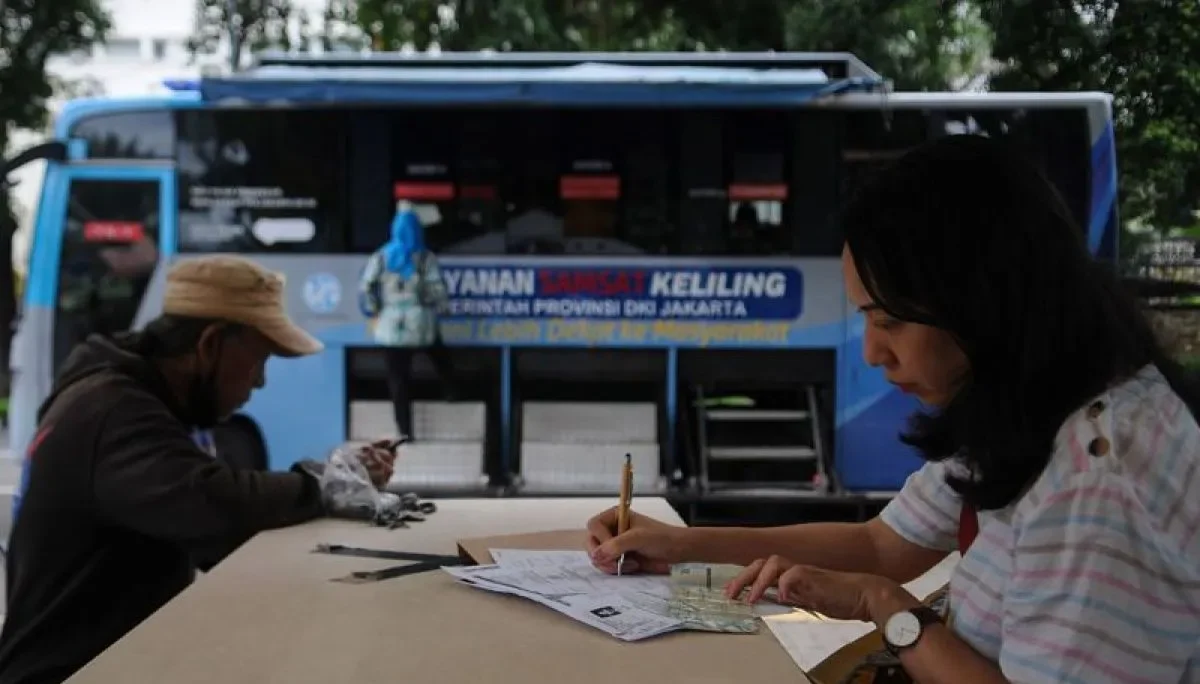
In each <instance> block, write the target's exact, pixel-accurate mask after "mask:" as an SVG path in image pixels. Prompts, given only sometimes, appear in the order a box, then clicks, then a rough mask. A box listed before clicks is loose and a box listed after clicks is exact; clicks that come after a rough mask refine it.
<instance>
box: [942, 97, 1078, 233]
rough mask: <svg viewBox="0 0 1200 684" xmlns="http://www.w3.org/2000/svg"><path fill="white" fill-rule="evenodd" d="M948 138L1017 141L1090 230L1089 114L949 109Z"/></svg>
mask: <svg viewBox="0 0 1200 684" xmlns="http://www.w3.org/2000/svg"><path fill="white" fill-rule="evenodd" d="M937 114H938V115H939V116H940V117H942V118H943V120H944V130H943V133H945V134H946V135H954V134H963V133H967V134H977V135H987V136H991V137H1003V138H1008V139H1010V140H1013V141H1014V142H1016V143H1017V145H1018V146H1019V147H1020V148H1021V149H1022V150H1023V151H1024V152H1025V153H1026V154H1028V155H1030V156H1031V157H1032V158H1033V160H1034V161H1035V162H1037V163H1038V164H1040V165H1041V166H1042V168H1043V170H1044V171H1045V173H1046V175H1047V176H1048V177H1049V179H1050V181H1051V182H1052V183H1054V185H1055V187H1056V188H1058V191H1059V193H1060V194H1061V195H1062V196H1063V199H1064V200H1065V201H1066V202H1067V205H1068V206H1069V207H1070V209H1071V213H1072V214H1073V215H1074V217H1075V220H1076V222H1077V223H1078V224H1079V225H1080V227H1081V228H1084V229H1086V226H1087V225H1088V219H1089V211H1090V206H1091V205H1090V200H1091V163H1090V162H1091V152H1090V147H1091V139H1090V136H1089V131H1088V114H1087V110H1085V109H1083V108H1081V107H1080V108H1072V109H1041V108H1038V109H986V110H962V109H946V110H940V111H939V112H937Z"/></svg>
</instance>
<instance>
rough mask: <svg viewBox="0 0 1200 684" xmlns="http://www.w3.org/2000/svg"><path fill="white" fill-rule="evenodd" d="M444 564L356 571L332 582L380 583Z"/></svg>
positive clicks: (398, 566)
mask: <svg viewBox="0 0 1200 684" xmlns="http://www.w3.org/2000/svg"><path fill="white" fill-rule="evenodd" d="M442 565H444V563H409V564H408V565H394V566H392V567H390V568H384V569H382V570H358V571H355V572H352V573H350V574H349V575H346V576H345V577H339V578H337V579H335V580H334V582H345V583H347V584H366V583H367V582H380V581H382V580H387V579H394V578H396V577H404V576H406V575H417V574H420V573H423V572H430V571H432V570H438V569H439V568H441V567H442Z"/></svg>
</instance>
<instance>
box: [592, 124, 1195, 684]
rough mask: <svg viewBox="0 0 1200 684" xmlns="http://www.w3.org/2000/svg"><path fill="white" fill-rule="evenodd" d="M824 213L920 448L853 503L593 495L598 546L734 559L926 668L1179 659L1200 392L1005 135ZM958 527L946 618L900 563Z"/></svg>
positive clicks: (1174, 676)
mask: <svg viewBox="0 0 1200 684" xmlns="http://www.w3.org/2000/svg"><path fill="white" fill-rule="evenodd" d="M844 228H845V233H846V241H845V246H844V250H843V253H842V267H843V273H844V277H845V284H846V290H847V293H848V296H849V298H850V299H851V301H852V304H853V305H854V306H855V307H857V308H858V309H859V310H860V311H861V312H862V314H863V315H864V316H865V318H866V327H865V333H864V340H863V346H864V356H865V360H866V362H867V363H869V364H871V365H873V366H878V367H881V368H882V369H883V371H884V372H885V373H886V375H887V378H888V380H890V381H891V382H892V383H894V384H895V385H897V386H898V387H900V388H901V389H902V390H903V391H905V392H909V393H911V394H913V395H915V396H916V397H918V398H919V399H920V400H921V402H922V404H923V405H924V407H925V408H924V409H923V410H922V411H921V412H919V413H918V414H917V415H915V416H914V417H913V419H912V421H911V424H910V427H909V430H908V431H907V433H906V434H905V435H903V436H902V439H903V441H905V442H906V443H908V444H910V445H912V446H914V447H915V448H916V449H917V450H918V451H919V453H920V454H921V455H922V456H923V458H924V459H925V461H926V463H925V464H924V465H923V466H922V467H921V469H920V470H918V471H917V472H916V473H914V474H913V475H912V476H911V477H910V478H909V479H908V481H907V482H906V483H905V485H904V487H903V490H902V491H901V492H900V493H899V494H898V496H897V497H896V498H895V499H893V500H892V501H891V502H890V503H889V504H888V506H887V507H886V508H885V509H884V510H883V512H882V513H881V514H880V515H879V516H878V517H877V518H875V519H873V520H871V521H869V522H866V523H862V524H835V523H815V524H802V525H794V526H788V527H777V528H761V529H743V528H723V529H722V528H708V529H705V528H696V529H683V528H676V527H672V526H667V525H664V524H662V523H659V522H657V521H654V520H650V519H646V518H644V517H639V516H635V517H634V518H633V524H632V527H631V529H630V531H629V532H627V533H625V534H623V535H621V536H620V537H614V536H613V534H612V530H613V528H614V526H615V525H614V522H613V521H614V519H615V517H614V515H613V513H612V512H611V511H610V512H605V513H602V514H600V515H598V516H597V517H596V518H594V519H593V520H592V521H591V522H590V524H589V530H590V532H591V537H592V540H591V545H592V549H593V558H594V560H595V562H596V564H597V566H599V567H601V568H603V569H606V570H609V571H611V570H612V569H613V568H614V564H615V559H616V558H617V556H619V555H620V554H621V553H622V552H625V553H627V554H628V555H627V556H626V561H625V566H624V567H625V568H630V567H638V566H640V568H641V569H642V570H643V571H650V572H654V571H663V570H665V569H666V567H667V566H668V565H669V564H670V563H673V562H679V561H682V560H697V561H708V562H729V563H738V564H743V565H746V566H747V568H746V570H745V571H744V572H743V573H742V575H741V576H740V577H739V578H738V579H737V580H735V581H734V582H733V583H732V584H731V585H730V586H729V587H728V588H727V591H728V592H729V593H730V595H734V594H737V593H739V592H741V591H742V590H743V589H744V588H748V589H749V595H748V598H749V599H751V600H757V599H759V598H760V597H761V596H762V595H763V592H764V591H765V590H766V589H767V588H769V587H777V588H778V591H779V594H780V597H781V598H782V599H783V600H784V601H786V602H789V603H794V604H796V605H800V606H803V607H807V608H811V609H813V610H816V611H818V612H821V613H824V614H826V615H828V616H830V617H834V618H846V619H858V620H865V621H871V622H874V623H875V624H876V625H877V626H878V627H879V628H880V631H881V635H882V636H883V640H884V643H885V644H886V645H887V646H888V649H889V650H890V651H892V652H893V653H894V654H896V655H897V656H898V658H899V660H900V662H901V664H902V665H903V667H904V669H905V671H906V672H907V673H908V675H909V676H910V677H911V678H912V679H913V680H915V681H919V682H922V683H924V684H936V683H939V682H976V683H979V684H984V683H986V682H1006V681H1013V682H1100V681H1107V682H1134V681H1137V682H1179V681H1189V682H1192V681H1200V650H1198V649H1200V646H1198V645H1200V529H1198V528H1200V496H1196V495H1195V494H1194V492H1195V491H1197V488H1198V487H1200V467H1198V466H1200V427H1198V426H1197V422H1196V415H1197V414H1196V409H1197V406H1200V401H1198V399H1200V395H1198V393H1197V391H1196V388H1195V387H1194V385H1192V384H1191V381H1190V380H1189V379H1188V378H1186V377H1185V375H1184V374H1183V373H1182V372H1181V371H1180V369H1179V368H1178V367H1177V366H1176V365H1175V364H1174V363H1172V362H1171V361H1170V360H1169V359H1168V358H1167V357H1166V356H1165V355H1164V353H1163V351H1162V350H1161V349H1160V347H1159V346H1158V344H1157V343H1156V340H1155V338H1154V336H1153V334H1152V332H1151V328H1150V326H1149V324H1148V322H1147V321H1146V320H1145V318H1144V317H1143V315H1142V314H1141V312H1140V311H1139V309H1138V308H1137V306H1136V304H1135V303H1134V302H1133V301H1132V300H1131V299H1129V298H1127V296H1126V295H1125V294H1124V293H1123V292H1122V290H1121V288H1120V286H1119V284H1118V282H1117V280H1116V279H1115V278H1114V277H1113V276H1112V275H1110V274H1109V273H1107V272H1106V271H1105V270H1104V268H1103V267H1102V266H1101V265H1099V264H1097V263H1095V262H1094V261H1093V260H1092V259H1091V258H1090V257H1089V255H1088V253H1087V250H1086V248H1085V246H1084V243H1083V240H1082V234H1081V233H1082V231H1081V230H1080V229H1079V227H1078V226H1077V225H1076V224H1075V223H1074V222H1073V220H1072V218H1071V216H1070V213H1069V211H1068V209H1067V207H1066V206H1065V204H1064V203H1063V201H1062V200H1061V199H1060V198H1059V197H1058V195H1057V194H1056V193H1055V191H1054V189H1053V187H1052V186H1051V185H1050V183H1049V182H1048V181H1047V180H1046V179H1045V178H1044V177H1043V176H1042V175H1041V174H1040V172H1039V171H1038V169H1037V168H1036V167H1034V166H1033V165H1031V164H1029V163H1027V162H1026V161H1025V160H1023V159H1020V158H1018V157H1017V156H1015V155H1013V154H1012V153H1011V152H1010V151H1009V150H1007V149H1006V148H1005V146H1004V145H1003V144H1002V143H999V142H995V141H991V140H988V139H985V138H978V137H968V136H952V137H947V138H942V139H939V140H937V141H935V142H932V143H930V144H927V145H926V146H924V147H922V148H920V149H918V150H916V151H913V152H910V153H909V154H908V155H906V156H905V157H904V158H902V159H901V160H900V161H898V162H897V163H896V164H895V165H893V166H892V167H891V168H889V169H887V170H885V171H884V172H882V173H881V174H880V175H879V177H878V178H877V179H876V180H875V182H874V183H872V184H870V185H869V186H867V187H866V188H864V190H863V191H862V192H861V193H860V194H859V196H858V197H857V198H856V199H855V201H853V202H852V204H851V205H850V206H849V207H848V209H847V212H846V215H845V217H844ZM955 549H959V550H963V551H964V555H963V558H962V560H961V561H960V562H959V563H958V565H957V566H956V568H955V570H954V573H953V575H952V578H951V581H950V594H949V610H950V613H951V616H950V617H951V619H950V620H946V618H945V616H938V615H936V614H932V615H931V614H930V611H926V610H922V609H920V608H918V605H919V603H918V601H917V599H916V597H914V596H911V595H910V594H908V593H907V592H906V591H905V590H904V589H903V588H902V587H901V584H903V583H905V582H908V581H911V580H912V579H914V578H916V577H919V576H920V575H922V574H923V573H924V572H926V571H927V570H929V569H930V568H931V567H933V566H934V565H935V564H936V563H938V562H939V561H941V560H942V559H943V558H945V556H946V555H947V554H949V553H950V552H951V551H953V550H955ZM630 559H632V562H633V563H634V564H636V565H633V566H631V560H630Z"/></svg>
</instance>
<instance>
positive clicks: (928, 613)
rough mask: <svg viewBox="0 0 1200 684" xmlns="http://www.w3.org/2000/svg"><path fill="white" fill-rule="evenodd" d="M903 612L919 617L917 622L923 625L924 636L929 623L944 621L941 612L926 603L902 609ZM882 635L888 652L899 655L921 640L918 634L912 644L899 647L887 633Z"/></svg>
mask: <svg viewBox="0 0 1200 684" xmlns="http://www.w3.org/2000/svg"><path fill="white" fill-rule="evenodd" d="M902 612H905V613H911V614H912V615H913V617H915V618H917V624H919V625H921V632H922V634H921V636H924V631H925V628H926V627H928V626H929V625H933V624H939V623H941V622H942V616H941V614H940V613H938V612H937V611H936V610H934V609H933V608H930V607H929V606H926V605H920V606H917V607H915V608H909V609H908V610H906V611H902ZM881 636H882V637H883V645H884V646H885V647H886V648H887V650H888V652H890V653H891V654H892V655H899V654H900V651H903V650H904V649H905V648H911V647H913V646H916V645H917V643H918V642H919V641H920V640H921V637H920V636H918V637H917V640H916V641H914V642H913V643H912V644H910V645H908V646H905V647H899V646H896V645H895V644H893V643H892V642H890V641H888V638H887V634H886V633H883V634H881Z"/></svg>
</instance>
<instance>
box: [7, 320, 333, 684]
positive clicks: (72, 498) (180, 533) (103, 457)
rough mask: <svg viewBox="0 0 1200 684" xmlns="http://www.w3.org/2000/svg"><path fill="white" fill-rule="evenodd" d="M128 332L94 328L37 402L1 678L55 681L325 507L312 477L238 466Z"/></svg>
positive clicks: (12, 548)
mask: <svg viewBox="0 0 1200 684" xmlns="http://www.w3.org/2000/svg"><path fill="white" fill-rule="evenodd" d="M130 340H131V338H129V337H123V338H120V339H119V340H117V341H114V340H109V339H106V338H101V337H97V336H93V337H91V338H89V339H88V340H87V341H86V342H84V343H83V344H81V345H80V346H79V347H77V348H76V349H75V350H74V351H73V352H72V353H71V355H70V356H69V357H68V358H67V360H66V362H65V364H64V367H63V368H62V371H61V373H60V374H59V378H58V380H57V381H56V383H55V387H54V389H53V392H52V393H51V396H50V397H49V398H48V399H47V400H46V402H45V403H44V404H43V405H42V407H41V408H40V409H39V412H38V431H37V434H36V435H35V437H34V439H33V441H32V443H31V445H30V448H29V452H28V453H29V462H28V463H27V465H26V467H28V468H30V472H29V489H28V491H27V492H26V494H25V497H24V501H23V503H22V505H21V510H20V513H19V515H18V516H17V519H16V521H15V525H14V527H13V530H12V535H11V537H10V544H9V554H8V559H7V573H8V574H7V578H8V587H7V590H8V594H7V595H8V614H7V617H6V619H5V621H4V629H3V632H2V633H0V684H50V683H57V682H61V681H62V680H64V679H66V678H67V677H69V676H70V675H71V674H72V673H74V672H75V671H76V670H78V669H79V668H81V667H83V666H84V665H86V664H87V663H88V662H89V661H90V660H92V658H94V657H96V656H97V655H99V654H100V653H101V652H102V651H103V650H104V649H106V648H108V646H109V645H111V644H112V643H113V642H115V641H117V640H118V639H120V638H121V636H123V635H124V634H125V633H126V632H128V631H129V630H131V629H133V628H134V627H135V626H137V625H138V623H140V622H142V620H144V619H145V618H147V617H149V616H150V615H151V614H152V613H153V612H154V611H156V610H158V609H159V608H160V607H161V606H162V605H163V604H165V603H167V602H168V601H170V600H171V598H172V597H174V596H175V595H176V594H178V593H179V592H180V591H182V590H183V589H184V588H186V587H187V586H188V585H189V584H190V583H191V582H192V580H193V578H194V577H195V572H196V569H197V568H200V569H202V570H206V569H208V567H210V566H212V565H213V564H215V563H216V562H217V561H219V560H220V559H222V558H224V557H225V556H226V555H228V554H229V553H230V552H231V551H233V550H234V549H236V548H237V547H238V546H239V545H241V544H242V543H243V542H245V541H246V540H248V539H249V538H250V537H252V536H253V535H254V534H255V533H257V532H259V531H261V530H266V529H270V528H276V527H283V526H287V525H292V524H296V523H300V522H303V521H305V520H309V519H311V518H314V517H316V516H318V515H320V514H321V513H322V508H321V502H320V499H321V497H320V491H319V486H318V485H317V482H316V480H315V479H314V478H312V477H311V476H309V475H307V474H305V473H303V472H301V471H299V469H293V472H278V473H264V472H253V471H235V470H233V469H231V468H229V467H227V466H226V465H224V464H223V463H221V462H219V461H217V460H215V459H213V458H212V457H210V456H209V455H208V454H206V453H205V452H204V451H202V450H200V449H199V448H197V446H196V445H195V443H194V442H193V441H192V439H191V436H190V426H189V424H188V420H187V416H186V414H185V413H184V411H183V409H182V407H180V406H179V405H178V404H177V402H176V400H175V399H174V397H173V395H172V393H171V392H170V391H169V389H168V387H167V384H166V381H165V379H164V378H163V376H162V375H161V374H160V373H159V372H158V371H157V369H156V368H155V367H154V366H153V365H152V364H151V363H149V362H147V361H146V360H144V359H143V358H142V357H140V356H138V355H136V354H135V353H134V352H133V346H132V343H131V341H130Z"/></svg>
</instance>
